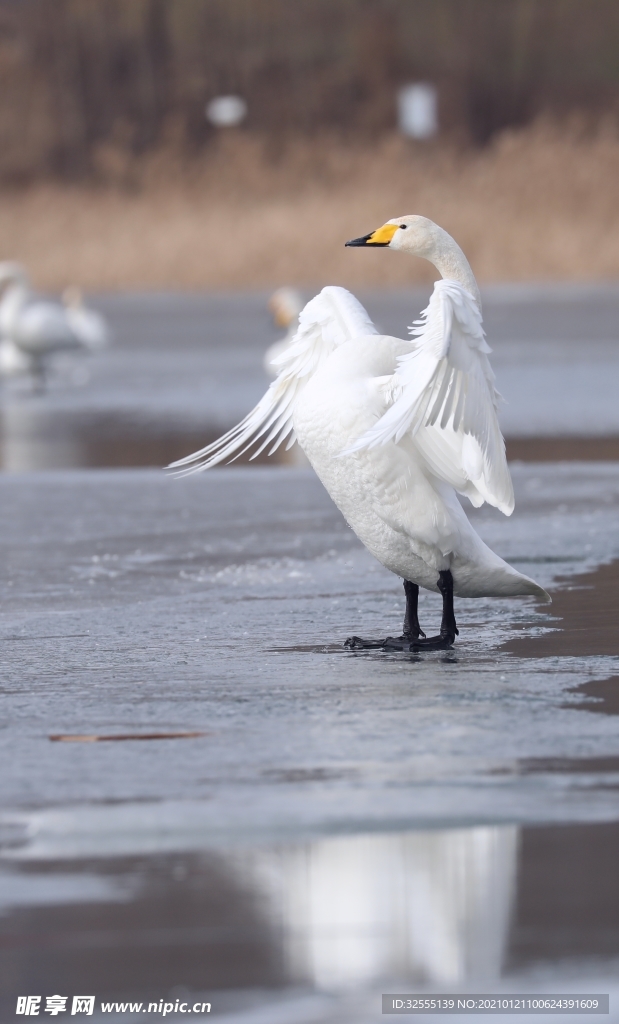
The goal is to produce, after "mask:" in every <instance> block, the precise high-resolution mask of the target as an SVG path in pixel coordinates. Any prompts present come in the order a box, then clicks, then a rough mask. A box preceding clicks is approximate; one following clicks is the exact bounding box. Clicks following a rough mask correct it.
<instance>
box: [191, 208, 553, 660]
mask: <svg viewBox="0 0 619 1024" xmlns="http://www.w3.org/2000/svg"><path fill="white" fill-rule="evenodd" d="M346 245H349V246H382V247H383V248H390V249H397V250H401V251H402V252H408V253H410V254H411V255H413V256H422V257H423V258H424V259H427V260H429V261H430V262H431V263H433V264H434V266H435V267H436V269H437V270H438V271H439V273H440V274H441V276H442V278H443V280H441V281H437V283H436V284H435V286H434V292H433V294H432V297H431V299H430V302H429V305H428V307H427V309H426V310H425V311H424V312H423V313H422V319H421V320H418V321H416V324H415V327H414V328H412V329H411V334H412V338H411V339H410V340H406V341H404V340H401V339H399V338H391V337H387V336H384V335H379V334H378V333H377V331H376V328H375V327H374V325H373V323H372V322H371V320H370V318H369V316H368V314H367V313H366V311H365V309H364V308H363V306H361V305H360V303H359V302H358V301H357V300H356V299H355V298H354V296H353V295H351V294H350V292H348V291H346V290H345V289H344V288H337V287H328V288H324V289H323V290H322V292H320V294H319V295H317V296H316V297H315V298H314V299H312V300H311V301H310V302H309V303H308V304H307V306H306V307H305V309H304V310H303V311H302V313H301V315H300V318H299V320H300V322H299V329H298V331H297V334H296V337H295V339H294V341H293V342H292V343H291V344H290V345H289V346H287V348H286V349H285V351H284V352H283V353H282V354H281V355H280V356H279V357H278V359H277V365H278V367H279V374H278V376H277V379H276V380H274V381H273V383H272V384H271V386H270V387H269V389H268V391H267V393H266V394H265V395H264V397H263V398H262V400H261V401H260V402H259V403H258V405H257V406H256V407H255V409H254V410H253V411H252V412H250V413H249V415H248V416H246V417H245V419H244V420H243V421H242V422H241V423H239V424H238V426H236V427H234V428H233V429H232V430H230V431H228V433H227V434H224V436H223V437H221V438H220V439H219V440H218V441H215V442H214V443H213V444H210V445H208V446H207V447H206V448H203V449H202V451H200V452H196V453H195V454H194V455H191V456H189V457H188V458H186V459H182V460H181V461H180V462H177V463H175V464H174V465H175V467H187V470H186V471H187V472H192V471H193V470H200V469H208V468H209V467H211V466H215V465H217V464H218V463H220V462H223V461H224V460H227V459H233V458H235V457H237V456H238V455H240V454H242V453H243V452H245V451H247V450H248V449H249V448H251V447H252V446H253V445H254V444H255V443H256V442H259V447H258V449H257V451H256V452H255V453H254V457H255V455H257V454H259V453H260V452H261V451H262V450H264V449H265V448H267V447H268V446H269V445H271V448H270V452H269V454H271V453H272V452H274V451H275V450H276V449H277V448H278V447H279V446H280V445H281V444H282V443H283V442H284V441H285V440H286V439H288V446H290V445H292V444H293V443H294V441H295V439H296V440H297V441H298V442H299V444H300V445H301V448H302V449H303V451H304V452H305V454H306V455H307V457H308V459H309V461H310V462H311V464H312V466H313V467H314V469H315V471H316V473H317V474H318V476H319V477H320V479H321V481H322V483H323V484H324V486H325V487H326V489H327V491H328V492H329V494H330V495H331V497H332V498H333V500H334V502H335V504H336V505H337V506H338V508H339V509H340V510H341V512H342V513H343V515H344V516H345V518H346V520H347V521H348V523H349V524H350V526H351V527H352V529H353V530H354V531H355V533H356V534H357V536H358V537H359V539H360V540H361V541H362V543H363V544H364V545H365V546H366V548H367V549H368V550H369V551H370V552H371V553H372V554H373V555H374V556H375V557H376V558H377V559H378V561H379V562H381V563H382V565H384V566H385V567H386V568H387V569H390V570H391V571H392V572H394V573H396V574H397V575H398V576H400V577H402V579H403V580H404V590H405V594H406V614H405V618H404V629H403V633H402V636H401V637H396V638H390V637H388V638H387V639H386V640H362V639H361V638H359V637H350V638H349V640H348V641H347V645H348V646H349V647H392V648H393V647H395V648H396V649H411V650H417V649H420V650H421V649H426V650H427V649H443V648H446V647H449V646H451V644H452V643H453V641H454V639H455V637H456V634H457V633H458V630H457V627H456V620H455V616H454V610H453V595H454V594H456V595H459V596H461V597H485V596H488V597H506V596H515V595H522V594H531V595H534V596H536V597H538V598H543V599H545V600H549V597H548V594H547V593H546V591H545V590H543V589H542V587H540V586H538V584H537V583H535V582H534V581H533V580H532V579H529V577H528V576H524V575H523V574H522V573H520V572H517V571H516V570H515V569H513V568H512V567H511V566H510V565H508V564H507V562H504V561H503V559H502V558H499V556H498V555H496V554H494V552H493V551H491V550H490V548H489V547H488V546H487V545H486V544H484V542H483V541H482V540H481V538H480V537H479V536H478V535H477V533H476V532H475V530H474V529H473V527H472V526H471V524H470V523H469V521H468V519H467V517H466V515H465V513H464V511H463V509H462V506H461V505H460V502H459V501H458V498H457V495H456V491H457V492H458V493H460V494H463V495H466V496H467V497H468V498H469V499H470V501H471V502H472V504H473V505H475V506H479V505H482V504H483V503H484V502H485V501H487V502H488V503H489V504H491V505H494V506H496V507H497V508H499V509H500V510H501V511H502V512H504V513H505V514H506V515H510V514H511V512H512V510H513V507H514V495H513V489H512V482H511V478H510V474H509V470H508V468H507V461H506V458H505V444H504V441H503V437H502V435H501V430H500V427H499V423H498V419H497V411H496V407H497V397H498V396H497V392H496V390H495V387H494V374H493V373H492V370H491V368H490V363H489V361H488V352H489V351H490V349H489V348H488V345H487V344H486V341H485V337H484V331H483V328H482V317H481V301H480V296H479V289H478V287H477V283H476V281H475V278H474V276H473V271H472V270H471V267H470V265H469V263H468V261H467V259H466V257H465V255H464V253H463V252H462V250H461V249H460V247H459V246H458V245H457V243H456V242H455V241H454V239H453V238H451V236H450V235H448V234H447V232H446V231H444V230H443V229H442V228H440V227H439V226H438V225H437V224H434V223H433V222H432V221H430V220H427V219H426V218H425V217H418V216H405V217H397V218H395V219H394V220H391V221H388V222H387V223H386V224H384V225H383V226H382V227H381V228H378V230H376V231H373V232H370V234H368V235H364V236H363V237H362V238H355V239H353V240H352V241H350V242H347V243H346ZM419 586H422V587H426V588H427V589H428V590H433V591H440V593H441V594H442V596H443V617H442V622H441V628H440V632H439V634H438V635H437V636H434V637H429V638H426V637H425V634H424V633H423V632H422V631H421V628H420V626H419V621H418V618H417V599H418V594H419Z"/></svg>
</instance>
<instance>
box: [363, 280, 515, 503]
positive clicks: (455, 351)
mask: <svg viewBox="0 0 619 1024" xmlns="http://www.w3.org/2000/svg"><path fill="white" fill-rule="evenodd" d="M411 334H412V335H413V337H414V339H415V340H414V341H413V343H412V345H413V348H412V351H411V352H410V353H407V354H406V355H403V356H400V357H399V359H398V369H397V371H396V373H395V374H394V375H393V378H392V379H391V381H390V384H389V387H388V388H386V389H385V395H386V398H387V401H388V402H390V407H389V408H388V410H387V412H386V413H385V414H384V415H383V416H381V418H380V419H379V420H378V422H377V423H376V424H375V425H374V426H373V427H372V428H371V429H370V430H368V431H367V432H366V433H365V434H364V435H363V436H362V437H360V438H359V439H358V441H356V442H355V443H354V444H353V445H351V446H350V447H349V448H348V449H346V452H344V454H348V453H349V452H353V451H359V450H361V449H362V448H375V447H377V446H378V445H383V444H386V443H387V442H388V441H395V442H396V443H398V442H400V441H401V440H402V439H403V438H405V437H408V438H412V440H413V443H414V444H415V446H416V448H417V449H418V450H419V451H420V453H421V454H422V456H423V457H424V460H425V461H426V463H427V464H428V467H429V469H430V470H431V472H433V473H435V475H436V476H438V477H439V478H440V479H442V480H445V481H446V482H447V483H449V484H451V485H452V486H453V487H455V489H456V490H458V491H460V492H461V493H463V494H466V495H468V497H469V498H470V499H471V501H472V502H473V504H474V505H481V504H483V502H484V501H487V502H489V504H491V505H495V506H497V507H498V508H500V509H501V511H502V512H505V514H506V515H510V513H511V512H512V511H513V507H514V493H513V488H512V482H511V477H510V474H509V469H508V467H507V461H506V458H505V442H504V441H503V436H502V434H501V429H500V427H499V422H498V417H497V400H498V398H499V397H500V396H499V395H498V392H497V391H496V388H495V386H494V374H493V372H492V368H491V366H490V363H489V361H488V353H489V352H490V351H491V350H490V348H489V346H488V345H487V344H486V340H485V335H484V330H483V327H482V319H481V313H480V311H479V309H478V306H477V303H476V302H475V299H474V298H473V296H472V295H471V294H470V293H469V292H468V291H466V289H465V288H463V287H462V285H460V284H459V283H458V282H457V281H450V280H441V281H437V282H436V284H435V286H434V292H433V294H432V296H431V298H430V302H429V304H428V306H427V308H426V309H425V310H424V311H423V313H422V314H421V319H420V320H418V321H416V325H415V326H414V327H413V328H411Z"/></svg>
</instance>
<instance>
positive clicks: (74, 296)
mask: <svg viewBox="0 0 619 1024" xmlns="http://www.w3.org/2000/svg"><path fill="white" fill-rule="evenodd" d="M62 301H63V302H64V306H65V310H66V316H67V320H68V322H69V326H70V327H71V329H72V331H73V333H74V334H75V335H76V336H77V338H78V339H79V341H80V342H81V344H82V345H83V346H84V347H85V348H87V349H89V350H90V351H91V352H99V351H100V350H101V349H102V348H106V346H107V345H109V343H110V330H109V327H108V325H107V323H106V321H105V318H104V317H102V316H101V314H100V313H97V312H95V310H94V309H88V307H87V306H85V305H84V297H83V294H82V289H81V288H77V287H76V286H75V285H69V287H68V288H65V290H64V291H63V293H62Z"/></svg>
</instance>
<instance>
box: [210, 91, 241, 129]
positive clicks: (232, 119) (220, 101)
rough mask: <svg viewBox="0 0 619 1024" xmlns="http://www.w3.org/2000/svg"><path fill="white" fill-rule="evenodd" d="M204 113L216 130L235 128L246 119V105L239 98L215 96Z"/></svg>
mask: <svg viewBox="0 0 619 1024" xmlns="http://www.w3.org/2000/svg"><path fill="white" fill-rule="evenodd" d="M204 113H205V115H206V119H207V121H210V122H211V124H214V125H215V127H216V128H235V127H236V126H237V125H239V124H240V123H241V121H244V120H245V118H246V117H247V103H246V102H245V100H244V99H243V98H242V97H241V96H216V97H215V99H214V100H211V101H210V103H207V104H206V108H205V111H204Z"/></svg>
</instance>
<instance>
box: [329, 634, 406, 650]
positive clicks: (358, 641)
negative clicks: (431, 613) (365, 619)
mask: <svg viewBox="0 0 619 1024" xmlns="http://www.w3.org/2000/svg"><path fill="white" fill-rule="evenodd" d="M425 635H426V634H425V633H422V632H421V630H419V632H418V633H402V636H387V637H385V639H384V640H365V639H364V638H363V637H362V636H349V637H348V639H347V640H345V641H344V647H347V648H348V650H350V651H408V650H412V647H413V645H414V644H416V643H417V641H418V640H419V637H424V638H425Z"/></svg>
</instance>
